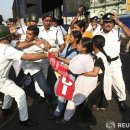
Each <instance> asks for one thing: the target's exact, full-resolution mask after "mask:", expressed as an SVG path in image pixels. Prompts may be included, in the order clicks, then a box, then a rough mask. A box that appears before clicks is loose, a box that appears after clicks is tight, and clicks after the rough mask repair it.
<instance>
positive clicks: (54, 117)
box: [48, 115, 59, 120]
mask: <svg viewBox="0 0 130 130" xmlns="http://www.w3.org/2000/svg"><path fill="white" fill-rule="evenodd" d="M58 118H59V117H58V116H54V115H50V116H49V117H48V120H53V119H54V120H57V119H58Z"/></svg>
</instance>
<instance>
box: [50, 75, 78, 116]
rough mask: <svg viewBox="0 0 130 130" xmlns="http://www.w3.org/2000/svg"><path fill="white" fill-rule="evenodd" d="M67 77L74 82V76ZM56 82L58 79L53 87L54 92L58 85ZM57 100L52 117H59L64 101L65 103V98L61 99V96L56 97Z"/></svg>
mask: <svg viewBox="0 0 130 130" xmlns="http://www.w3.org/2000/svg"><path fill="white" fill-rule="evenodd" d="M69 76H70V77H71V79H72V80H73V81H75V78H76V77H75V76H74V75H72V74H69ZM58 82H59V79H57V81H56V83H55V86H54V88H55V91H56V87H57V85H58ZM57 98H58V101H57V107H56V109H55V111H54V113H53V115H54V116H60V115H61V112H62V110H63V109H64V107H65V104H66V101H67V100H66V99H65V98H63V97H61V96H58V97H57Z"/></svg>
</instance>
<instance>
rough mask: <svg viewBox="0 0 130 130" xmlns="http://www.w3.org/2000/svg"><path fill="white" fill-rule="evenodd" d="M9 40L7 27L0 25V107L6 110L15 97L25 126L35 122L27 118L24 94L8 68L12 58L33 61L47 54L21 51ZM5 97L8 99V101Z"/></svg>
mask: <svg viewBox="0 0 130 130" xmlns="http://www.w3.org/2000/svg"><path fill="white" fill-rule="evenodd" d="M10 42H11V34H10V31H9V29H8V28H7V27H5V26H4V25H0V92H2V93H4V94H5V98H4V102H3V107H2V109H3V111H6V110H8V109H9V108H10V107H11V97H13V98H15V100H16V102H17V105H18V110H19V116H20V123H21V124H22V125H25V126H33V125H35V124H36V123H34V122H33V121H31V120H29V118H28V110H27V103H26V94H25V92H24V91H23V90H22V89H21V88H20V87H19V86H17V85H16V84H15V83H14V82H13V81H12V80H10V79H9V78H8V76H9V70H10V67H11V64H12V61H13V60H20V59H22V60H30V61H34V60H39V59H43V58H46V57H47V56H46V54H43V53H42V54H41V53H40V54H38V53H35V54H27V53H23V52H22V51H19V50H16V49H15V48H13V47H12V46H11V45H9V43H10ZM29 44H31V43H29ZM6 97H7V98H6ZM9 98H10V100H9ZM5 99H8V101H6V100H5Z"/></svg>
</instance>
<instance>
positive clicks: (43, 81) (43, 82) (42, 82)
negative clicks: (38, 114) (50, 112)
mask: <svg viewBox="0 0 130 130" xmlns="http://www.w3.org/2000/svg"><path fill="white" fill-rule="evenodd" d="M33 78H34V79H35V80H36V81H37V83H38V85H39V87H40V88H41V89H42V91H43V92H44V93H45V97H46V98H47V101H48V103H51V102H52V92H51V89H50V87H48V85H47V83H46V79H45V77H44V74H43V73H42V71H41V70H40V71H39V72H37V73H36V74H34V75H33Z"/></svg>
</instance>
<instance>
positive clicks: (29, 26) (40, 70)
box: [0, 6, 130, 126]
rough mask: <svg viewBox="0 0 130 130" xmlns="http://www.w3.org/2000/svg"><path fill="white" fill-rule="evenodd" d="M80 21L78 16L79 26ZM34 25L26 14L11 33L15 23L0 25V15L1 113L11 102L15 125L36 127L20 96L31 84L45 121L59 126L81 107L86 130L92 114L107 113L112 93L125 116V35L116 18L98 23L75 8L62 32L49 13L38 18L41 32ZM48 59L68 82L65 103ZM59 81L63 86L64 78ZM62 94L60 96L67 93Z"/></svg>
mask: <svg viewBox="0 0 130 130" xmlns="http://www.w3.org/2000/svg"><path fill="white" fill-rule="evenodd" d="M81 15H83V16H84V19H82V20H81V18H80V16H81ZM79 19H80V20H79ZM38 21H39V18H38V17H37V15H36V14H28V15H27V16H26V17H24V23H25V25H24V26H22V25H21V26H20V27H16V20H15V19H13V18H9V19H7V20H6V22H5V25H4V24H3V18H2V15H0V92H1V93H3V94H4V100H3V104H2V111H3V112H4V111H7V110H8V109H9V108H10V107H11V102H12V98H14V99H15V101H16V102H17V107H18V110H19V118H20V124H21V125H25V126H34V125H36V123H35V122H34V121H32V120H30V119H29V116H28V108H27V102H26V94H25V90H24V87H26V86H27V85H29V84H30V82H31V80H33V81H34V86H35V90H36V92H37V93H38V94H39V100H38V102H42V101H45V100H46V102H47V104H48V106H49V107H48V108H49V112H50V116H49V117H48V118H49V119H56V123H59V124H65V123H68V122H69V121H70V120H71V118H72V116H73V115H74V113H75V110H76V107H77V106H79V105H81V104H82V105H81V106H80V107H83V108H84V109H83V111H82V113H81V115H82V114H83V117H84V119H83V122H81V123H80V124H81V125H82V126H85V125H86V124H87V125H88V124H89V125H91V123H92V121H91V117H92V109H93V108H94V109H96V110H101V111H105V110H106V109H107V107H109V106H108V101H109V100H111V99H112V90H113V89H114V90H115V93H116V95H117V97H118V101H119V105H120V106H119V107H120V109H121V110H123V111H125V110H126V104H125V100H126V89H125V83H124V79H123V76H122V69H121V66H122V63H121V60H120V48H121V40H122V37H124V36H125V37H127V38H130V29H129V28H128V27H127V26H126V25H125V24H123V22H121V21H120V19H119V18H118V16H117V15H116V14H114V13H106V14H104V16H103V17H102V18H101V19H99V18H98V17H97V16H91V14H90V12H89V11H86V10H84V6H80V7H79V8H78V10H77V15H76V16H75V17H74V19H73V21H72V22H71V24H70V26H69V28H68V30H65V29H64V27H63V26H62V25H61V24H59V22H58V20H57V19H56V18H53V17H52V15H51V14H50V13H45V14H44V15H43V16H42V23H43V25H42V26H40V27H39V26H38ZM48 53H49V54H51V55H52V56H53V57H54V58H55V59H56V60H58V61H59V62H57V63H56V65H55V66H57V64H58V63H60V65H61V66H62V67H63V70H65V71H66V72H67V74H68V75H69V78H70V79H71V80H72V81H73V82H74V89H73V93H72V98H71V99H70V100H68V99H66V98H65V97H64V96H61V95H57V94H56V91H57V89H58V87H57V86H58V85H59V83H60V77H61V74H60V73H59V72H58V71H57V70H55V69H54V68H53V66H52V62H50V59H49V58H48ZM11 67H13V68H14V70H15V74H16V77H17V81H16V82H14V81H12V80H11V79H10V78H9V73H10V68H11ZM21 73H22V74H21ZM25 77H27V78H25ZM63 79H64V80H65V81H64V82H65V83H66V84H69V82H67V81H66V80H67V79H66V78H65V77H64V78H63ZM63 79H62V80H63ZM21 82H22V83H21ZM52 82H53V83H52ZM50 83H51V84H50ZM63 87H65V86H64V85H63ZM62 89H65V88H62ZM62 91H64V92H63V93H64V94H66V93H65V91H67V89H66V90H62Z"/></svg>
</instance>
